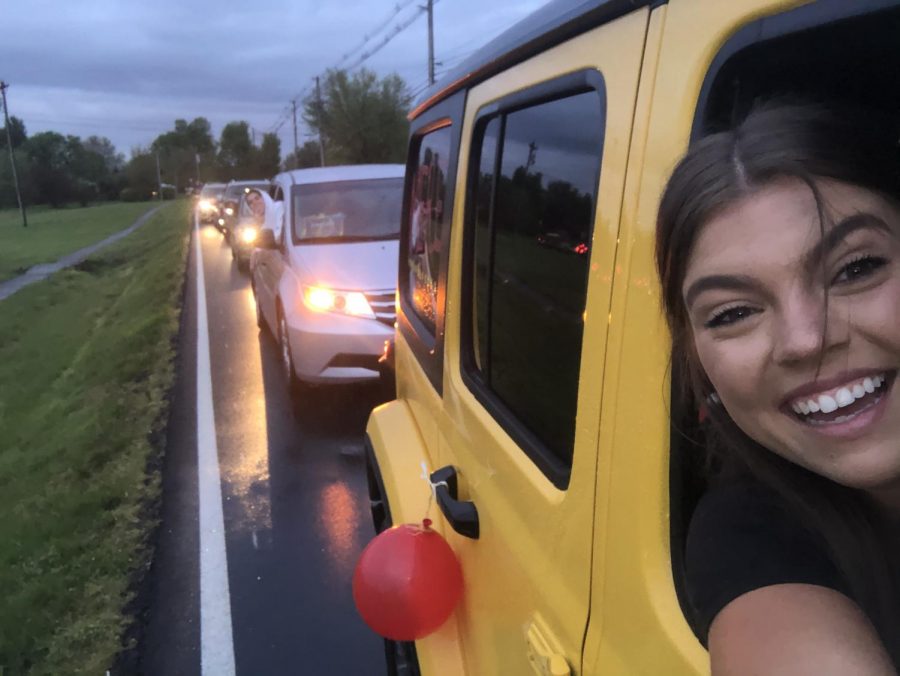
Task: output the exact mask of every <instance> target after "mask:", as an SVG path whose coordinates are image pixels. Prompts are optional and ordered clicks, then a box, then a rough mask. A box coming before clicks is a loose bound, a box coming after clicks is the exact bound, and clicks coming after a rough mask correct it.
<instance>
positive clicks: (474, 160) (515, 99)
mask: <svg viewBox="0 0 900 676" xmlns="http://www.w3.org/2000/svg"><path fill="white" fill-rule="evenodd" d="M592 91H593V92H595V93H596V94H597V95H598V97H599V99H600V106H601V111H602V116H601V118H600V120H598V124H599V125H600V127H601V129H602V130H603V134H602V136H601V140H600V158H601V161H600V164H599V165H598V169H597V175H596V177H595V181H594V186H596V193H597V196H599V185H600V176H601V173H602V164H603V162H602V158H603V148H604V147H605V143H606V118H607V96H606V81H605V80H604V78H603V75H602V74H601V73H600V72H599V71H597V70H594V69H584V70H580V71H576V72H574V73H569V74H567V75H563V76H561V77H558V78H554V79H553V80H548V81H546V82H542V83H540V84H537V85H535V86H533V87H530V88H528V89H525V90H522V91H518V92H515V93H513V94H510V95H508V96H505V97H503V98H501V99H499V100H497V101H494V102H492V103H490V104H488V105H486V106H484V107H482V108H481V109H480V110H479V111H478V113H477V114H476V116H475V120H474V130H473V133H472V141H471V144H470V148H471V151H470V156H469V166H468V168H467V170H466V206H465V219H464V221H463V223H464V225H463V233H464V234H463V238H464V239H463V262H462V290H461V299H460V374H461V376H462V379H463V382H465V384H466V386H467V387H468V388H469V390H470V391H471V392H472V394H473V395H474V396H475V398H476V399H477V400H478V402H479V403H480V404H481V405H482V406H484V408H485V409H486V410H487V412H488V413H489V414H490V415H491V417H493V418H494V420H496V421H497V422H498V423H499V424H500V426H501V427H502V428H503V430H504V431H505V432H506V433H507V434H509V436H510V437H511V438H512V439H513V441H515V442H516V444H517V445H518V446H519V447H520V448H521V449H522V450H523V452H524V453H525V455H526V456H528V458H530V459H531V461H532V462H534V464H535V465H537V467H538V469H540V470H541V472H542V473H543V474H544V476H546V477H547V479H549V480H550V482H551V483H552V484H553V485H554V486H555V487H556V488H558V489H559V490H566V489H567V488H568V485H569V479H570V477H571V474H572V468H571V467H570V466H568V465H566V464H565V463H564V462H562V461H561V460H560V459H559V458H557V457H556V455H554V454H553V452H552V451H550V449H549V448H547V446H546V444H544V442H543V441H541V440H540V439H539V438H538V437H537V435H535V434H534V433H533V432H532V431H531V430H530V429H528V427H526V426H525V424H524V423H522V422H521V421H520V420H519V419H518V417H517V416H516V415H515V414H514V413H513V412H512V411H511V410H510V409H509V407H508V406H507V405H506V404H505V403H503V401H502V400H501V399H500V398H499V397H498V396H497V395H496V394H494V393H493V392H492V391H491V390H490V388H489V387H488V386H487V384H486V383H485V382H484V379H483V378H482V377H481V375H480V374H479V373H478V369H477V367H476V365H475V353H474V348H473V344H472V342H473V338H472V331H473V318H472V309H473V302H472V293H473V281H474V280H473V266H474V260H473V258H474V235H475V228H474V225H473V222H474V218H475V212H474V205H475V198H476V195H475V190H476V187H477V185H478V180H477V178H478V177H477V174H478V171H479V168H480V166H481V147H482V141H483V136H484V131H485V129H486V128H487V125H488V123H489V122H490V120H492V119H495V118H496V117H497V116H498V115H500V114H507V113H513V112H515V111H517V110H522V109H523V108H530V107H533V106H537V105H540V104H542V103H549V102H550V101H555V100H558V99H563V98H566V97H569V96H575V95H578V94H584V93H587V92H592ZM504 135H505V122H503V123H501V135H500V137H499V139H498V153H497V160H496V161H500V156H501V152H500V151H502V146H503V141H504ZM495 166H496V162H495ZM495 192H496V180H495V181H494V182H493V185H492V189H491V204H492V206H493V201H494V193H495ZM597 196H595V198H594V203H593V210H592V214H594V217H595V218H594V220H595V221H596V212H597ZM594 225H595V223H592V224H591V237H593V230H594ZM582 347H583V343H582ZM579 390H580V386H579ZM576 413H577V412H576ZM573 463H574V449H573Z"/></svg>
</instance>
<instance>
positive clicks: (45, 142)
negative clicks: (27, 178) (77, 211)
mask: <svg viewBox="0 0 900 676" xmlns="http://www.w3.org/2000/svg"><path fill="white" fill-rule="evenodd" d="M70 138H74V137H70ZM26 152H27V153H28V157H29V159H30V160H31V167H32V171H31V175H32V183H33V186H34V193H35V199H36V201H37V202H38V203H47V204H50V206H53V207H59V206H62V205H63V204H65V203H66V202H67V201H69V200H70V199H72V197H73V194H74V192H75V185H74V183H75V182H74V179H73V176H72V175H71V173H70V171H69V168H70V159H71V155H72V152H73V148H72V144H71V143H69V142H68V141H67V139H66V137H65V136H63V135H62V134H58V133H56V132H55V131H45V132H41V133H40V134H35V135H34V136H32V137H31V138H29V139H28V141H27V142H26Z"/></svg>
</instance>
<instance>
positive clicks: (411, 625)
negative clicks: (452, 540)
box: [353, 521, 463, 641]
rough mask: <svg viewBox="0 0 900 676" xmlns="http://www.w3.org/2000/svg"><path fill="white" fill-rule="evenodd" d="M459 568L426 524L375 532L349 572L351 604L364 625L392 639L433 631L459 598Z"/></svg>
mask: <svg viewBox="0 0 900 676" xmlns="http://www.w3.org/2000/svg"><path fill="white" fill-rule="evenodd" d="M462 589H463V577H462V568H461V567H460V565H459V560H458V559H457V558H456V554H454V553H453V550H452V549H450V545H448V544H447V541H446V540H445V539H444V538H443V537H442V536H441V535H440V533H438V532H436V531H433V530H432V529H431V528H429V527H428V522H427V521H426V525H425V526H424V527H423V526H419V525H416V524H403V525H401V526H396V527H394V528H390V529H388V530H386V531H384V532H382V533H380V534H379V535H378V536H377V537H376V538H375V539H374V540H372V541H371V542H370V543H369V544H368V546H367V547H366V548H365V549H364V550H363V553H362V554H361V555H360V557H359V561H358V562H357V564H356V571H355V572H354V573H353V600H354V602H355V603H356V609H357V610H358V611H359V614H360V615H361V616H362V618H363V620H365V622H366V624H367V625H369V627H370V628H371V629H372V630H373V631H374V632H376V633H377V634H380V635H381V636H384V637H385V638H389V639H391V640H394V641H415V640H417V639H420V638H424V637H425V636H428V634H431V633H432V632H435V631H437V630H438V629H439V628H440V627H441V625H442V624H444V622H446V621H447V618H449V617H450V615H451V613H453V609H454V608H456V604H457V603H459V600H460V598H461V597H462Z"/></svg>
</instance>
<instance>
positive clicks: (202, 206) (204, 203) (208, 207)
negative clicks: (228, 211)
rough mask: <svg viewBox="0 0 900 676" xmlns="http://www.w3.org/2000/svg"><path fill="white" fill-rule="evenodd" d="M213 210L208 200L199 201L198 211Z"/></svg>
mask: <svg viewBox="0 0 900 676" xmlns="http://www.w3.org/2000/svg"><path fill="white" fill-rule="evenodd" d="M212 208H213V203H212V202H210V201H209V200H200V210H201V211H211V210H212Z"/></svg>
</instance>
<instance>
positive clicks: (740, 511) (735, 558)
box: [686, 480, 846, 639]
mask: <svg viewBox="0 0 900 676" xmlns="http://www.w3.org/2000/svg"><path fill="white" fill-rule="evenodd" d="M686 554H687V557H686V564H687V566H686V567H687V591H688V597H689V598H690V600H691V604H692V606H693V607H694V611H695V617H696V618H697V621H698V624H699V626H698V627H697V629H698V632H699V633H700V636H701V637H703V638H704V639H705V638H706V636H707V633H708V631H709V626H710V624H711V623H712V621H713V619H715V616H716V615H717V614H718V613H719V611H721V610H722V608H724V607H725V606H726V605H728V603H730V602H731V601H733V600H734V599H736V598H737V597H738V596H741V595H742V594H745V593H747V592H749V591H753V590H754V589H760V588H762V587H768V586H772V585H777V584H787V583H802V584H814V585H819V586H823V587H829V588H832V589H836V590H838V591H842V592H843V591H845V588H846V585H845V583H844V580H843V578H842V576H841V575H840V573H839V571H838V569H837V566H836V565H835V564H834V562H833V561H832V559H831V556H830V554H829V552H828V548H827V546H826V543H825V541H824V539H823V538H822V537H821V536H820V535H819V534H817V533H815V532H814V531H812V530H810V529H809V528H807V527H806V526H805V525H804V523H803V521H802V519H801V518H800V517H799V516H797V514H796V512H795V511H794V510H793V509H792V508H791V506H790V505H789V504H788V503H787V502H786V501H785V500H784V499H782V498H781V497H780V496H779V495H778V494H777V493H775V492H774V491H772V490H770V489H768V488H766V487H764V486H763V485H761V484H758V483H754V482H751V481H748V480H742V481H735V482H730V483H728V484H724V485H720V486H717V487H715V488H712V489H710V490H709V491H708V492H707V493H706V494H705V495H704V496H703V498H702V499H701V500H700V502H699V504H698V505H697V508H696V510H695V511H694V514H693V516H692V518H691V524H690V528H689V531H688V541H687V552H686Z"/></svg>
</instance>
